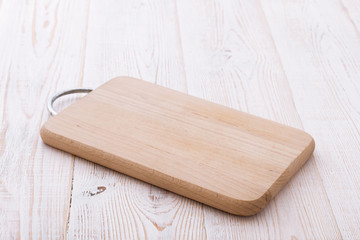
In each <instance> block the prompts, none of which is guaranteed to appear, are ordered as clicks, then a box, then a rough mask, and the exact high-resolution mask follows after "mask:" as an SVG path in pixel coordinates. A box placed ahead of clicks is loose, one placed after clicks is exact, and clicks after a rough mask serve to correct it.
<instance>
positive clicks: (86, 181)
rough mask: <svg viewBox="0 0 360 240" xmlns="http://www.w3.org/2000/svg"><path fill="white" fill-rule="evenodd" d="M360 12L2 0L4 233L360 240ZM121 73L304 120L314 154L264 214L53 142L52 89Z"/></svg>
mask: <svg viewBox="0 0 360 240" xmlns="http://www.w3.org/2000/svg"><path fill="white" fill-rule="evenodd" d="M359 9H360V2H359V1H354V0H337V1H335V0H331V1H325V0H318V1H285V0H274V1H262V0H259V1H234V0H231V1H213V0H211V1H205V0H202V1H190V0H184V1H173V0H171V1H160V0H158V1H115V0H111V1H110V0H108V1H94V0H92V1H82V0H81V1H68V0H67V1H59V0H56V1H32V0H27V1H22V0H18V1H10V0H3V1H0V53H1V55H0V124H1V125H0V239H20V238H21V239H30V238H33V239H40V238H41V239H62V238H68V239H131V238H132V239H144V238H148V239H174V238H177V239H178V238H180V239H188V238H198V239H205V238H209V239H230V238H234V239H244V238H247V239H341V238H344V239H360V178H359V173H360V164H359V157H360V114H359V112H360V14H359ZM119 75H129V76H133V77H137V78H142V79H144V80H147V81H150V82H156V83H157V84H159V85H163V86H167V87H169V88H172V89H176V90H179V91H182V92H187V93H189V94H191V95H195V96H198V97H201V98H204V99H207V100H210V101H213V102H217V103H220V104H223V105H227V106H230V107H233V108H235V109H239V110H242V111H245V112H249V113H252V114H255V115H258V116H262V117H265V118H269V119H272V120H275V121H278V122H281V123H285V124H288V125H291V126H294V127H297V128H301V129H304V130H305V131H307V132H309V133H310V134H312V135H313V137H314V138H315V141H316V149H315V153H314V156H313V157H312V158H311V159H310V160H309V161H308V163H307V164H305V166H304V167H303V168H302V169H301V170H300V171H299V173H298V174H296V175H295V177H294V178H293V179H292V180H291V181H290V182H289V184H288V185H287V186H286V187H285V188H284V189H283V190H282V191H281V192H280V193H279V194H278V195H277V196H276V197H275V199H274V200H273V201H272V202H271V203H270V204H269V205H268V206H267V207H266V208H265V209H264V211H262V212H261V213H259V214H258V215H255V216H253V217H237V216H233V215H230V214H227V213H224V212H221V211H218V210H215V209H213V208H211V207H208V206H205V205H202V204H200V203H197V202H195V201H192V200H189V199H186V198H183V197H180V196H178V195H176V194H173V193H170V192H167V191H164V190H162V189H159V188H156V187H153V186H151V185H149V184H146V183H143V182H141V181H138V180H135V179H133V178H130V177H127V176H125V175H122V174H120V173H117V172H114V171H111V170H108V169H105V168H103V167H100V166H97V165H95V164H92V163H90V162H87V161H86V160H82V159H79V158H74V157H73V156H71V155H69V154H67V153H64V152H61V151H58V150H55V149H52V148H50V147H47V146H45V145H44V144H43V143H42V141H41V139H40V137H39V129H40V126H41V124H42V123H43V122H45V121H46V119H47V118H48V117H49V114H48V113H47V110H46V108H45V103H46V100H47V99H48V97H49V96H50V95H51V94H53V93H54V92H56V91H59V90H62V89H65V88H72V87H78V86H89V87H96V86H98V85H100V84H101V83H103V82H105V81H107V80H108V79H110V78H112V77H115V76H119ZM72 101H74V97H72V98H68V99H65V100H64V101H61V102H60V103H59V104H58V105H57V107H58V108H59V109H61V108H63V107H65V105H66V104H70V103H71V102H72Z"/></svg>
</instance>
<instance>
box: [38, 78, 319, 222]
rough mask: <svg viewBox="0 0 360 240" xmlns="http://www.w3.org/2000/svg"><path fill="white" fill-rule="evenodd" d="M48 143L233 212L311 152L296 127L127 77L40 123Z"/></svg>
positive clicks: (251, 205)
mask: <svg viewBox="0 0 360 240" xmlns="http://www.w3.org/2000/svg"><path fill="white" fill-rule="evenodd" d="M41 137H42V139H43V141H44V142H45V143H46V144H48V145H50V146H53V147H55V148H58V149H61V150H64V151H66V152H69V153H72V154H74V155H77V156H79V157H81V158H84V159H87V160H89V161H92V162H94V163H97V164H100V165H103V166H105V167H108V168H110V169H113V170H115V171H119V172H121V173H124V174H127V175H129V176H132V177H134V178H137V179H140V180H142V181H145V182H148V183H151V184H153V185H156V186H159V187H161V188H164V189H167V190H169V191H172V192H174V193H177V194H180V195H182V196H185V197H188V198H191V199H194V200H197V201H199V202H202V203H205V204H207V205H210V206H212V207H215V208H218V209H221V210H223V211H226V212H229V213H232V214H236V215H246V216H248V215H253V214H255V213H257V212H259V211H260V210H261V209H263V208H264V207H265V205H266V204H267V203H268V202H269V201H270V200H271V199H272V198H273V197H274V196H275V195H276V194H277V193H278V192H279V190H280V189H281V188H282V187H283V186H284V185H285V184H286V183H287V182H288V180H289V179H290V178H291V177H292V176H293V175H294V174H295V173H296V171H297V170H298V169H299V168H300V167H301V166H302V165H303V164H304V163H305V162H306V160H307V159H308V158H309V157H310V155H311V153H312V152H313V150H314V140H313V138H312V137H311V136H310V135H309V134H307V133H305V132H303V131H301V130H298V129H295V128H292V127H288V126H285V125H282V124H279V123H276V122H273V121H269V120H265V119H262V118H259V117H256V116H253V115H249V114H247V113H243V112H240V111H237V110H234V109H231V108H228V107H225V106H221V105H218V104H215V103H211V102H208V101H205V100H202V99H199V98H196V97H192V96H189V95H186V94H183V93H180V92H177V91H174V90H171V89H168V88H165V87H161V86H157V85H155V84H152V83H148V82H145V81H142V80H138V79H134V78H130V77H118V78H115V79H112V80H110V81H108V82H107V83H105V84H104V85H102V86H100V87H99V88H97V89H95V90H94V91H92V92H91V93H89V94H88V95H87V96H85V97H84V98H82V99H80V100H78V101H76V102H75V103H74V104H72V105H70V106H69V107H67V108H66V109H65V110H63V111H62V112H60V113H59V114H58V115H56V116H54V117H52V118H50V119H49V120H48V121H47V122H46V123H45V124H44V125H43V127H42V128H41Z"/></svg>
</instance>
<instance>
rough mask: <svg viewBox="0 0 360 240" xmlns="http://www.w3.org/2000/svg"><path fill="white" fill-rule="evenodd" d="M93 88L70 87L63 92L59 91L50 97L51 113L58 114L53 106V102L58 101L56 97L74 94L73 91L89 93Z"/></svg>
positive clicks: (49, 107)
mask: <svg viewBox="0 0 360 240" xmlns="http://www.w3.org/2000/svg"><path fill="white" fill-rule="evenodd" d="M92 90H93V89H91V88H74V89H69V90H65V91H62V92H58V93H56V94H55V95H54V96H52V97H51V98H50V99H49V101H48V104H47V108H48V110H49V112H50V114H51V115H52V116H55V115H56V114H58V113H57V112H56V111H55V109H54V107H53V104H54V102H55V101H56V99H58V98H59V97H62V96H65V95H69V94H73V93H89V92H91V91H92Z"/></svg>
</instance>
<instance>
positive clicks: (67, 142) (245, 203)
mask: <svg viewBox="0 0 360 240" xmlns="http://www.w3.org/2000/svg"><path fill="white" fill-rule="evenodd" d="M123 78H128V79H132V78H129V77H117V78H113V79H111V80H109V81H108V82H106V83H105V84H107V83H109V82H110V81H113V80H120V79H123ZM136 80H138V79H136ZM100 87H101V86H100ZM90 94H91V93H90ZM84 98H86V97H84ZM81 100H82V99H80V100H78V101H81ZM55 118H56V116H54V117H53V118H50V119H49V120H48V121H47V122H46V123H45V124H44V125H43V126H42V128H41V130H40V135H41V138H42V139H43V141H44V142H45V143H46V144H47V145H50V146H52V147H55V148H58V149H60V150H63V151H66V152H69V153H71V154H74V155H76V156H79V157H81V158H84V159H87V160H90V161H92V162H94V163H97V164H99V162H100V161H99V160H101V164H100V165H102V166H105V167H108V168H110V169H113V170H116V171H118V172H121V173H124V174H126V175H129V176H131V177H134V178H136V179H139V180H142V181H145V182H148V183H151V184H153V185H155V186H158V187H161V188H164V189H166V190H169V191H171V192H174V193H177V194H180V195H182V196H185V197H188V198H190V199H193V200H196V201H199V202H202V203H204V204H206V205H209V206H212V207H214V208H217V209H220V210H223V211H225V212H229V213H232V214H235V215H241V216H251V215H254V214H256V213H258V212H260V211H261V210H262V209H263V208H264V207H265V206H266V205H267V203H268V202H269V201H270V200H271V199H272V198H273V197H274V196H275V195H276V194H277V193H278V192H279V191H280V190H281V189H282V187H283V186H284V185H285V184H286V183H287V182H288V181H289V180H290V178H291V177H292V176H293V175H294V174H295V173H296V172H297V171H298V170H299V169H300V168H301V167H302V166H303V164H304V163H305V162H306V161H307V160H308V159H309V157H310V156H311V154H312V153H313V151H314V148H315V142H314V139H313V138H312V136H311V135H309V134H308V133H306V132H304V131H302V130H299V129H297V130H298V131H301V132H302V134H305V135H307V136H308V137H309V143H308V145H307V146H306V147H305V148H304V150H303V151H302V152H301V153H300V154H299V155H298V156H297V157H296V158H295V159H294V160H293V161H292V162H291V163H290V164H289V166H288V167H287V168H286V170H285V171H284V172H283V173H282V174H281V175H280V176H279V178H278V179H276V181H275V182H274V183H273V184H272V185H271V187H270V188H269V189H268V190H267V191H265V192H264V193H263V194H262V195H261V196H260V197H258V198H255V199H251V200H242V199H236V198H232V197H229V196H225V195H222V194H219V193H217V192H213V191H211V190H209V189H204V188H202V187H200V186H197V185H195V184H193V183H190V182H187V181H184V180H181V179H176V178H174V177H172V176H168V175H166V174H164V173H162V172H160V171H157V170H154V169H150V168H147V167H144V166H142V165H140V164H137V163H134V162H131V161H129V160H127V159H123V158H121V157H119V156H116V155H113V154H110V153H107V152H104V151H102V150H100V149H97V148H94V147H91V146H88V145H86V144H83V143H81V142H78V141H75V140H72V139H69V138H67V137H64V136H62V135H60V134H57V133H56V132H55V131H53V130H52V129H51V126H50V127H49V123H50V122H51V120H52V119H55ZM268 121H271V120H268ZM50 125H51V124H50ZM90 152H91V154H90ZM114 162H116V165H115V164H113V163H114ZM130 163H131V164H130ZM129 166H131V167H130V168H129ZM137 172H141V173H142V174H141V175H138V174H136V173H137ZM144 172H146V173H149V172H151V174H144ZM171 183H172V184H171ZM199 193H202V194H199ZM205 195H206V197H205Z"/></svg>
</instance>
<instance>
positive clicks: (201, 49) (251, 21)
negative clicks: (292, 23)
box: [177, 1, 341, 239]
mask: <svg viewBox="0 0 360 240" xmlns="http://www.w3.org/2000/svg"><path fill="white" fill-rule="evenodd" d="M177 3H178V10H179V19H180V21H179V22H180V30H181V38H182V44H183V50H184V63H185V70H186V76H187V80H188V91H189V93H190V94H192V95H196V96H199V97H203V98H205V99H208V100H212V101H215V102H219V103H223V104H226V105H228V106H232V107H234V108H237V109H241V110H243V111H247V112H250V113H253V114H256V115H259V116H263V117H267V118H270V119H273V120H276V121H279V122H282V123H285V124H288V125H291V126H295V127H299V128H302V127H303V126H302V122H301V120H300V117H299V115H298V113H297V111H296V107H295V105H294V102H293V99H292V92H291V89H290V87H289V84H288V80H287V78H286V75H285V73H284V70H283V68H282V63H281V61H280V58H279V55H278V53H277V51H276V47H275V45H274V42H273V40H272V35H271V33H270V30H269V28H268V23H267V21H266V19H265V16H264V14H263V12H262V7H261V5H260V3H259V2H258V1H242V2H239V1H196V2H195V1H178V2H177ZM289 12H291V11H290V10H289ZM315 151H316V150H315ZM204 221H205V227H206V229H207V235H208V236H216V237H217V238H227V237H231V236H238V237H240V238H262V239H263V238H270V239H279V238H284V239H289V238H293V237H296V238H299V239H304V238H333V239H334V238H340V237H341V236H340V232H339V230H338V227H337V225H336V221H335V219H334V216H333V215H332V211H331V207H330V205H329V202H328V199H327V196H326V193H325V191H324V188H323V185H322V183H321V178H320V176H319V174H318V170H317V167H316V164H315V161H314V159H310V160H309V161H308V163H307V164H305V166H304V167H303V168H302V169H301V170H300V171H299V174H297V175H295V177H294V178H293V179H292V181H290V183H289V184H288V185H287V187H285V188H284V189H283V190H282V191H281V192H280V193H279V194H278V196H277V197H275V199H274V201H272V202H271V203H270V204H269V205H268V207H266V208H265V209H264V211H262V212H261V213H260V214H258V215H256V216H254V217H251V218H246V219H242V218H237V217H234V216H227V215H223V214H222V213H217V212H216V211H214V210H213V209H211V210H210V209H206V210H205V209H204ZM224 222H225V223H228V224H219V223H224ZM216 237H215V238H216Z"/></svg>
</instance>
